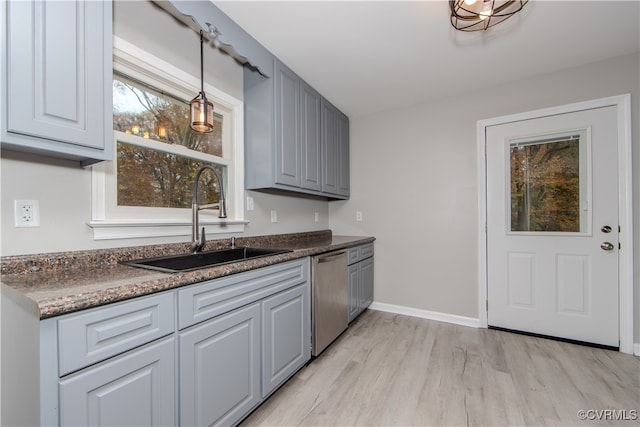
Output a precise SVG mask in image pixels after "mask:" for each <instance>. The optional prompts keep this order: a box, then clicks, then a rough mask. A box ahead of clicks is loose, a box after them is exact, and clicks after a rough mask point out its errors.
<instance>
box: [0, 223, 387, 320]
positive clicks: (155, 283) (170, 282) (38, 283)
mask: <svg viewBox="0 0 640 427" xmlns="http://www.w3.org/2000/svg"><path fill="white" fill-rule="evenodd" d="M374 240H375V239H374V238H373V237H354V236H334V235H332V233H331V231H330V230H324V231H317V232H308V233H293V234H280V235H271V236H258V237H246V238H237V239H236V247H241V246H251V247H261V248H281V249H289V250H292V252H288V253H284V254H279V255H271V256H266V257H262V258H255V259H250V260H246V261H239V262H234V263H231V264H224V265H219V266H216V267H209V268H203V269H200V270H195V271H189V272H181V273H163V272H157V271H151V270H145V269H142V268H136V267H131V266H127V265H122V264H120V262H122V261H130V260H134V259H140V258H151V257H156V256H163V255H177V254H184V253H188V251H189V244H183V243H179V244H168V245H150V246H136V247H130V248H118V249H100V250H90V251H78V252H60V253H53V254H38V255H21V256H10V257H2V258H0V261H1V263H0V273H1V274H2V277H1V283H2V284H3V285H6V286H8V287H10V288H11V289H12V290H14V291H16V293H17V294H19V295H21V296H22V297H25V298H26V300H27V302H29V303H31V302H32V303H33V304H34V305H35V309H37V310H38V311H39V314H40V319H46V318H49V317H54V316H60V315H62V314H67V313H71V312H74V311H78V310H83V309H87V308H91V307H98V306H101V305H104V304H109V303H113V302H117V301H124V300H127V299H130V298H135V297H139V296H143V295H148V294H152V293H155V292H161V291H165V290H169V289H174V288H178V287H181V286H186V285H190V284H194V283H199V282H203V281H206V280H211V279H215V278H218V277H223V276H228V275H230V274H235V273H240V272H243V271H248V270H253V269H256V268H260V267H265V266H268V265H272V264H277V263H281V262H285V261H289V260H293V259H298V258H304V257H307V256H311V255H316V254H320V253H323V252H329V251H332V250H337V249H343V248H348V247H352V246H358V245H362V244H365V243H369V242H373V241H374ZM228 247H230V239H224V240H212V241H210V242H207V246H206V247H205V249H204V250H216V249H225V248H228Z"/></svg>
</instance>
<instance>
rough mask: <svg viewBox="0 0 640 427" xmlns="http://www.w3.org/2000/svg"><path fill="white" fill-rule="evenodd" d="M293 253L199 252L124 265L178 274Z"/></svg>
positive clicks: (261, 250)
mask: <svg viewBox="0 0 640 427" xmlns="http://www.w3.org/2000/svg"><path fill="white" fill-rule="evenodd" d="M287 252H293V251H291V250H288V249H263V248H247V247H243V248H234V249H222V250H217V251H208V252H198V253H193V254H184V255H170V256H163V257H157V258H146V259H137V260H133V261H126V262H123V263H122V264H125V265H130V266H132V267H140V268H146V269H148V270H157V271H164V272H167V273H177V272H181V271H192V270H197V269H200V268H207V267H214V266H217V265H222V264H229V263H232V262H238V261H244V260H247V259H253V258H259V257H264V256H269V255H277V254H283V253H287Z"/></svg>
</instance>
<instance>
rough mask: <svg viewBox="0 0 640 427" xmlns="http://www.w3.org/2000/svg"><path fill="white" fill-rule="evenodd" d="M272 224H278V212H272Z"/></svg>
mask: <svg viewBox="0 0 640 427" xmlns="http://www.w3.org/2000/svg"><path fill="white" fill-rule="evenodd" d="M271 222H278V212H276V211H271Z"/></svg>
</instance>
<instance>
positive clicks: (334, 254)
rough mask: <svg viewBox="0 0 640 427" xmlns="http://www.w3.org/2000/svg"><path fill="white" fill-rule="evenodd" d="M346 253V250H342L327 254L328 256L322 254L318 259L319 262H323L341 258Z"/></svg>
mask: <svg viewBox="0 0 640 427" xmlns="http://www.w3.org/2000/svg"><path fill="white" fill-rule="evenodd" d="M344 254H346V252H345V251H342V252H338V253H332V254H331V255H327V256H321V257H318V258H316V259H317V260H318V264H322V263H323V262H330V261H333V260H334V259H336V258H339V257H341V256H342V255H344Z"/></svg>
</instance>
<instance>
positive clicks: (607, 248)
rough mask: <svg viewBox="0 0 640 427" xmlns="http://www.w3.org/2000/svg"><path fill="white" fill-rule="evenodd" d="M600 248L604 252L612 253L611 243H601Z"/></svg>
mask: <svg viewBox="0 0 640 427" xmlns="http://www.w3.org/2000/svg"><path fill="white" fill-rule="evenodd" d="M600 247H601V248H602V249H603V250H605V251H612V250H613V243H609V242H602V244H601V245H600Z"/></svg>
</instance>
